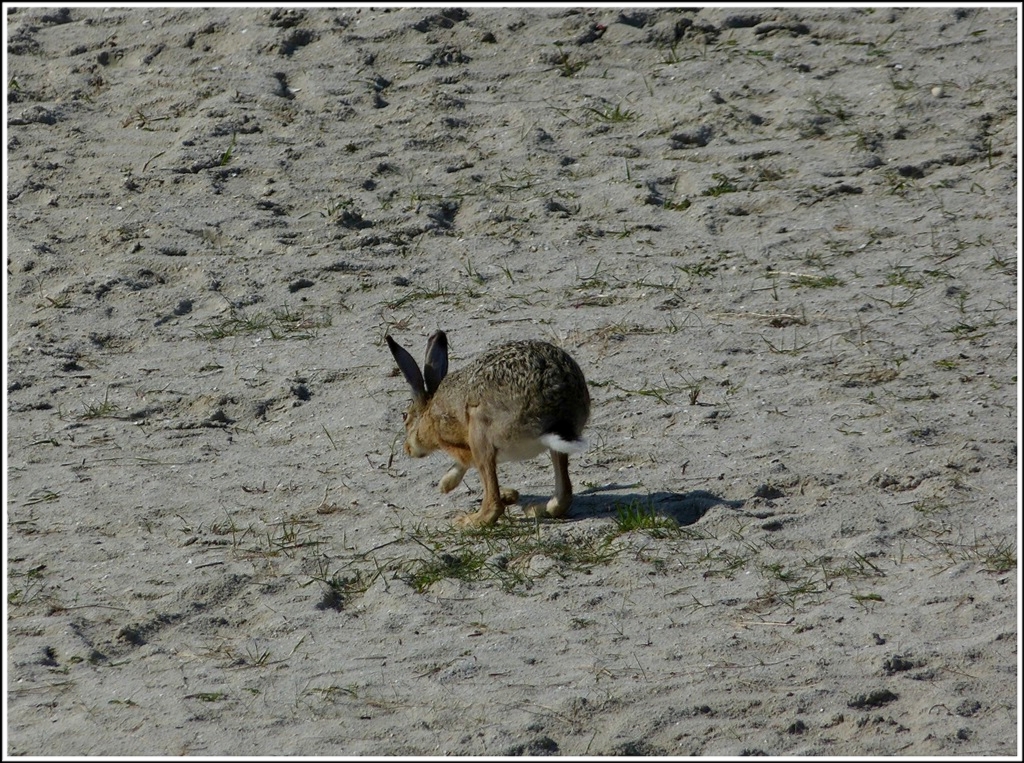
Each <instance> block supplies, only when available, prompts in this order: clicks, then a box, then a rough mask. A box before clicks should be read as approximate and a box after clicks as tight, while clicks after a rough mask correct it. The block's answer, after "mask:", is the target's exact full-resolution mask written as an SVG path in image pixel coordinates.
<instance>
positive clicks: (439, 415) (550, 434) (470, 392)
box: [385, 331, 590, 527]
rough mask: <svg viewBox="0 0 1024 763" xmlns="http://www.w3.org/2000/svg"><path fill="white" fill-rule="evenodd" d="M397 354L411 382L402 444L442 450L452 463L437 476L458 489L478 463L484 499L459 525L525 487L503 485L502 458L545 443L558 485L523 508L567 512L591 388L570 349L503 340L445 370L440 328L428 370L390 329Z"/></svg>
mask: <svg viewBox="0 0 1024 763" xmlns="http://www.w3.org/2000/svg"><path fill="white" fill-rule="evenodd" d="M385 339H386V340H387V343H388V347H390V348H391V354H392V355H394V357H395V362H396V363H398V368H399V370H401V372H402V375H403V376H404V377H405V380H406V381H407V382H409V386H410V387H412V402H411V403H410V404H409V409H408V411H407V412H406V414H405V431H406V439H405V452H406V453H408V454H409V455H410V456H413V457H415V458H420V457H422V456H426V455H427V454H429V453H433V452H434V451H435V450H438V449H440V450H443V451H445V452H446V453H448V454H449V455H450V456H451V457H452V458H454V459H455V464H454V465H452V467H451V468H450V469H449V470H448V471H447V472H446V473H445V475H444V476H443V477H442V478H441V481H440V482H439V483H438V487H440V488H441V490H442V492H445V493H447V492H449V491H451V490H453V489H454V488H455V487H456V486H457V485H458V484H459V483H460V482H461V481H462V478H463V476H465V474H466V470H467V469H469V468H470V467H471V466H475V467H476V469H477V471H478V472H479V473H480V480H481V482H482V483H483V488H484V496H483V501H482V502H481V504H480V509H479V510H478V511H477V512H475V513H473V514H466V515H463V516H460V517H459V518H458V519H457V520H456V524H457V525H459V526H461V527H486V526H488V525H493V524H494V523H495V522H497V521H498V518H499V517H500V516H501V515H502V513H504V511H505V506H506V505H508V504H513V503H516V502H517V501H518V500H519V494H518V493H517V492H516V491H514V490H508V489H505V490H502V489H501V488H499V486H498V471H497V462H499V461H523V460H526V459H528V458H533V457H534V456H536V455H538V454H539V453H541V452H543V451H544V450H548V451H550V453H551V462H552V464H553V465H554V467H555V495H554V497H552V498H551V500H549V501H548V502H547V504H546V505H539V506H531V507H528V508H527V509H526V514H527V516H535V517H562V516H565V514H566V513H567V512H568V511H569V505H570V504H571V503H572V483H571V482H570V481H569V454H570V453H579V452H581V451H582V450H583V449H584V447H585V446H586V444H585V443H584V442H583V440H582V439H581V438H580V435H581V434H582V432H583V427H584V426H585V425H586V423H587V419H588V418H589V417H590V393H589V392H588V390H587V382H586V380H585V379H584V378H583V372H582V371H581V370H580V367H579V366H578V365H577V364H576V361H574V360H573V359H572V358H571V357H570V356H569V354H568V353H567V352H565V350H562V349H560V348H558V347H556V346H555V345H553V344H549V343H548V342H540V341H520V342H509V343H507V344H502V345H498V346H496V347H493V348H491V349H489V350H487V351H486V352H484V353H482V354H481V355H478V356H477V357H476V358H474V359H473V360H472V361H470V363H469V364H468V365H466V366H464V367H462V368H460V369H459V370H458V371H453V372H452V373H451V374H449V373H448V338H447V337H446V336H445V333H444V332H443V331H437V332H435V333H434V334H432V335H431V337H430V339H429V341H428V342H427V355H426V362H425V363H424V366H423V371H422V373H421V372H420V368H419V366H418V365H417V363H416V361H415V360H414V359H413V357H412V355H410V354H409V353H408V352H407V351H406V350H405V349H403V348H402V347H401V346H400V345H399V344H398V343H397V342H396V341H395V340H394V339H392V338H391V337H390V336H386V337H385Z"/></svg>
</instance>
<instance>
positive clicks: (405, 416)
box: [402, 411, 409, 421]
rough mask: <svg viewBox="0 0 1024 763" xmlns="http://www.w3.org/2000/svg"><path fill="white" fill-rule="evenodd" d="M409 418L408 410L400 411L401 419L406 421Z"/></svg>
mask: <svg viewBox="0 0 1024 763" xmlns="http://www.w3.org/2000/svg"><path fill="white" fill-rule="evenodd" d="M408 418H409V411H402V421H407V420H408Z"/></svg>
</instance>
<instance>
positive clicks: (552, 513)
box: [523, 496, 572, 519]
mask: <svg viewBox="0 0 1024 763" xmlns="http://www.w3.org/2000/svg"><path fill="white" fill-rule="evenodd" d="M571 505H572V498H570V499H569V500H568V501H561V500H559V499H558V496H555V497H554V498H552V499H551V500H550V501H548V502H547V503H534V504H531V505H529V506H527V507H526V508H525V509H523V513H524V514H526V516H528V517H531V518H535V519H549V518H550V519H560V518H561V517H564V516H565V515H566V514H568V513H569V506H571Z"/></svg>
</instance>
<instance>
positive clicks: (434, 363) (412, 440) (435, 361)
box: [384, 331, 448, 458]
mask: <svg viewBox="0 0 1024 763" xmlns="http://www.w3.org/2000/svg"><path fill="white" fill-rule="evenodd" d="M384 339H385V340H387V343H388V347H389V348H390V349H391V354H392V355H394V357H395V362H396V363H397V364H398V369H399V370H400V371H401V372H402V376H404V377H405V380H406V381H407V382H408V383H409V386H410V387H411V388H412V401H411V402H410V403H409V408H408V409H407V410H406V412H405V452H406V453H407V454H409V455H410V456H413V457H415V458H421V457H423V456H426V455H427V454H429V453H432V452H433V451H435V450H437V448H438V445H437V443H435V442H434V441H433V440H434V438H432V437H424V436H423V434H425V430H426V429H429V427H421V424H424V423H426V419H427V416H425V414H426V412H427V409H428V408H429V407H430V400H431V398H433V396H434V393H435V392H437V388H438V386H440V384H441V382H442V380H443V379H444V377H445V375H446V374H447V373H448V337H446V336H445V333H444V332H443V331H435V332H434V333H433V334H432V335H431V336H430V339H429V340H428V341H427V357H426V361H425V362H424V364H423V372H422V373H421V372H420V368H419V366H418V365H417V364H416V361H415V360H414V359H413V357H412V355H410V354H409V353H408V352H407V351H406V350H405V348H403V347H402V346H401V345H400V344H398V342H396V341H395V340H394V339H392V338H391V337H390V336H385V337H384Z"/></svg>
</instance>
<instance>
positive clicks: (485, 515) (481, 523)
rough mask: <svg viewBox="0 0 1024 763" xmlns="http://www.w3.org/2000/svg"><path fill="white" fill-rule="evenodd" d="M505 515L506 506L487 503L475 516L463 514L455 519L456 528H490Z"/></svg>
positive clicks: (482, 505)
mask: <svg viewBox="0 0 1024 763" xmlns="http://www.w3.org/2000/svg"><path fill="white" fill-rule="evenodd" d="M504 513H505V504H503V503H498V504H490V503H488V502H487V501H485V502H484V503H483V504H481V506H480V510H479V511H477V512H475V513H473V514H462V515H460V516H458V517H456V518H455V526H456V527H464V528H469V527H490V526H491V525H493V524H494V523H495V522H497V521H498V519H499V517H501V515H502V514H504Z"/></svg>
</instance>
